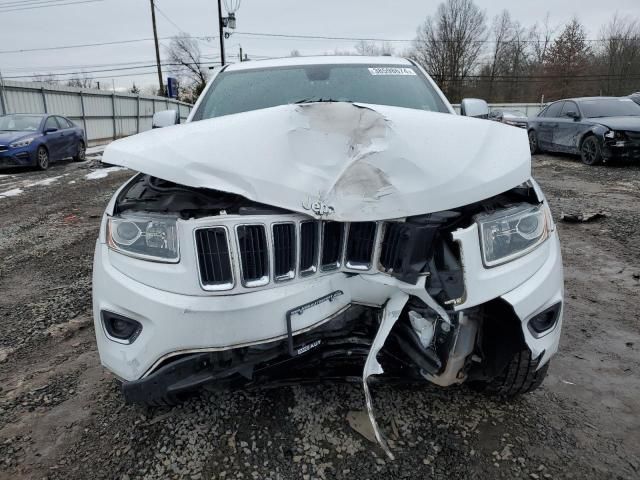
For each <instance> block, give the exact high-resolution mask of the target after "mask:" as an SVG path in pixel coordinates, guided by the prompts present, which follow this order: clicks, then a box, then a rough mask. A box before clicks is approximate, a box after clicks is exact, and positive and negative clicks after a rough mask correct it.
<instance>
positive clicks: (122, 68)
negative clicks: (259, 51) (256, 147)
mask: <svg viewBox="0 0 640 480" xmlns="http://www.w3.org/2000/svg"><path fill="white" fill-rule="evenodd" d="M212 63H217V62H213V61H210V62H199V63H196V62H190V63H166V62H165V63H160V65H161V66H163V67H178V66H181V65H208V64H212ZM155 66H156V64H155V63H150V64H146V65H137V66H134V67H120V68H107V69H101V70H82V71H78V72H62V73H53V75H58V76H59V75H86V74H88V73H104V72H120V71H125V70H137V69H139V68H149V67H155ZM49 73H52V72H47V73H46V74H47V75H48V74H49ZM37 75H41V74H32V75H13V76H10V77H4V78H7V79H18V78H32V77H34V76H37Z"/></svg>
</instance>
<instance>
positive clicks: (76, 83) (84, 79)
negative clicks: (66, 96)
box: [67, 73, 93, 88]
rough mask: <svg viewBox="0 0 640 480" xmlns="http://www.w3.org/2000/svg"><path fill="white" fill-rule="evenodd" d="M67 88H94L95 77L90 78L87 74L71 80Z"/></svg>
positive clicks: (68, 81)
mask: <svg viewBox="0 0 640 480" xmlns="http://www.w3.org/2000/svg"><path fill="white" fill-rule="evenodd" d="M67 87H76V88H92V87H93V77H90V76H89V75H87V74H86V73H83V74H81V75H79V76H77V77H74V78H70V79H69V80H67Z"/></svg>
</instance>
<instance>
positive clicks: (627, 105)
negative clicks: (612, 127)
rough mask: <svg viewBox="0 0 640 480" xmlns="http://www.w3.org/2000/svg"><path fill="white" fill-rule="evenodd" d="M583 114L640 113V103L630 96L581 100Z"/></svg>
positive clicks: (591, 116) (595, 115) (626, 114)
mask: <svg viewBox="0 0 640 480" xmlns="http://www.w3.org/2000/svg"><path fill="white" fill-rule="evenodd" d="M580 109H581V110H582V114H583V115H584V116H585V117H587V118H597V117H625V116H629V115H631V116H637V115H640V105H638V104H636V103H635V102H634V101H633V100H631V99H630V98H598V99H593V100H582V101H580Z"/></svg>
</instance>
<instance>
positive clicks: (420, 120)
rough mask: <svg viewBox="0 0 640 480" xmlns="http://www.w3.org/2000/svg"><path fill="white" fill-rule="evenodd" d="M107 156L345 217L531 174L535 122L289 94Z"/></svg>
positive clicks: (186, 180)
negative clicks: (292, 101) (298, 100)
mask: <svg viewBox="0 0 640 480" xmlns="http://www.w3.org/2000/svg"><path fill="white" fill-rule="evenodd" d="M103 161H104V162H106V163H110V164H114V165H122V166H125V167H128V168H131V169H133V170H137V171H140V172H143V173H147V174H149V175H152V176H155V177H159V178H162V179H164V180H169V181H172V182H175V183H178V184H182V185H188V186H191V187H205V188H211V189H216V190H221V191H226V192H230V193H235V194H239V195H242V196H244V197H246V198H248V199H250V200H254V201H257V202H261V203H265V204H269V205H273V206H276V207H282V208H285V209H288V210H293V211H296V212H301V213H305V214H309V215H312V216H314V217H316V218H321V217H322V218H325V219H329V220H338V221H371V220H385V219H391V218H400V217H405V216H410V215H418V214H424V213H430V212H436V211H441V210H447V209H450V208H454V207H459V206H463V205H467V204H469V203H473V202H475V201H479V200H483V199H485V198H488V197H491V196H493V195H496V194H499V193H502V192H504V191H506V190H508V189H510V188H513V187H515V186H517V185H519V184H521V183H523V182H525V181H526V180H528V179H529V177H530V175H531V156H530V154H529V145H528V141H527V137H526V132H525V131H524V130H522V129H519V128H514V127H511V126H506V125H501V124H499V123H497V122H491V121H487V120H478V119H473V118H467V117H460V116H456V115H452V114H444V113H433V112H426V111H422V110H413V109H407V108H399V107H388V106H380V105H355V104H350V103H312V104H301V105H284V106H278V107H273V108H267V109H263V110H256V111H252V112H247V113H240V114H235V115H228V116H224V117H218V118H213V119H209V120H203V121H198V122H193V123H189V124H186V125H177V126H173V127H167V128H162V129H155V130H151V131H148V132H145V133H141V134H139V135H135V136H133V137H128V138H124V139H122V140H118V141H116V142H113V143H112V144H111V145H109V146H108V147H107V149H106V150H105V153H104V157H103Z"/></svg>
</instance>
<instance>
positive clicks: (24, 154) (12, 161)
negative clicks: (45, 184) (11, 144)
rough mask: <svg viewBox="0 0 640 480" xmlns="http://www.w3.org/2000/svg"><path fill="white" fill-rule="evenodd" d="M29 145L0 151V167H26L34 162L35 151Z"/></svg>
mask: <svg viewBox="0 0 640 480" xmlns="http://www.w3.org/2000/svg"><path fill="white" fill-rule="evenodd" d="M31 150H32V149H31V148H30V146H28V147H23V148H10V149H8V150H4V151H0V168H3V167H27V166H31V165H34V164H35V161H36V160H35V159H36V157H35V153H34V152H32V151H31Z"/></svg>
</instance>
